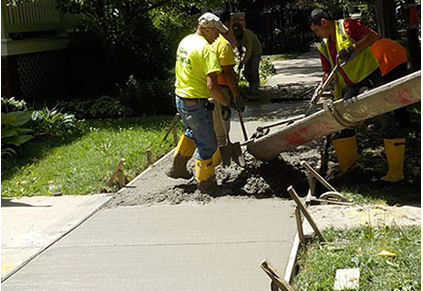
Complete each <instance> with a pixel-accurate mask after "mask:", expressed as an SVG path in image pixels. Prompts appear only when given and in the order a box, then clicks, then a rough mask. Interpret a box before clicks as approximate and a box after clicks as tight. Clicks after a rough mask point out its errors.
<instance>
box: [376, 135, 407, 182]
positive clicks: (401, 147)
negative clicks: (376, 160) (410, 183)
mask: <svg viewBox="0 0 423 291" xmlns="http://www.w3.org/2000/svg"><path fill="white" fill-rule="evenodd" d="M383 142H384V143H385V155H386V160H387V161H388V167H389V168H388V173H386V175H385V176H383V177H382V178H380V180H382V181H386V182H399V181H401V180H402V179H404V173H403V168H404V155H405V138H396V139H384V140H383Z"/></svg>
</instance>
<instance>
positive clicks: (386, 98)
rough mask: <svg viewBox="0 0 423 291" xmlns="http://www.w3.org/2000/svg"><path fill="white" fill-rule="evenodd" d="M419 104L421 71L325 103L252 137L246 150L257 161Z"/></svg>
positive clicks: (272, 157)
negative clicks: (320, 107)
mask: <svg viewBox="0 0 423 291" xmlns="http://www.w3.org/2000/svg"><path fill="white" fill-rule="evenodd" d="M419 101H421V71H417V72H414V73H412V74H410V75H407V76H405V77H403V78H400V79H398V80H395V81H393V82H391V83H388V84H385V85H383V86H380V87H377V88H374V89H372V90H369V91H367V92H365V93H362V94H360V95H358V96H356V97H354V98H351V99H349V100H338V101H336V102H332V101H330V100H329V101H326V102H324V103H323V109H322V110H320V111H318V112H316V113H314V114H312V115H310V116H307V117H304V118H302V119H299V120H296V121H294V122H293V123H291V124H289V125H287V126H284V127H282V128H279V129H277V130H275V131H274V132H270V133H269V134H267V135H265V136H261V137H258V138H254V139H252V140H250V141H249V142H248V143H247V150H248V152H249V153H251V154H252V155H254V156H255V157H256V158H258V159H260V160H271V159H274V158H276V157H277V156H278V155H279V154H280V153H281V152H283V151H286V150H289V149H291V148H295V147H297V146H299V145H303V144H306V143H308V142H311V141H313V140H317V139H320V138H322V137H325V136H327V135H330V134H332V133H335V132H338V131H340V130H342V129H345V128H352V127H354V126H356V125H358V124H359V123H360V122H362V121H364V120H366V119H369V118H373V117H376V116H378V115H381V114H384V113H386V112H390V111H392V110H395V109H398V108H401V107H404V106H407V105H410V104H413V103H417V102H419Z"/></svg>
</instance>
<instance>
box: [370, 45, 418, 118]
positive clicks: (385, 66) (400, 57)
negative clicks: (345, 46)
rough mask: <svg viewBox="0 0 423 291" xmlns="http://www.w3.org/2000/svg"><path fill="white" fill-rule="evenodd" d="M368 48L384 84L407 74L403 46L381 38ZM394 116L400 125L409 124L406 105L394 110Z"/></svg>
mask: <svg viewBox="0 0 423 291" xmlns="http://www.w3.org/2000/svg"><path fill="white" fill-rule="evenodd" d="M370 49H371V50H372V53H373V55H374V56H375V58H376V60H377V61H378V62H379V65H380V72H381V73H382V78H383V81H384V82H385V84H386V83H390V82H392V81H394V80H396V79H399V78H401V77H404V76H405V75H407V72H408V70H409V66H410V64H409V62H408V58H407V50H406V49H405V47H403V46H402V45H400V44H399V43H397V42H396V41H393V40H391V39H388V38H382V39H379V40H377V41H376V42H375V43H373V44H372V46H371V47H370ZM394 116H395V119H396V121H398V123H399V124H400V125H401V126H407V125H408V124H409V112H408V111H407V108H406V107H403V108H400V109H397V110H395V111H394Z"/></svg>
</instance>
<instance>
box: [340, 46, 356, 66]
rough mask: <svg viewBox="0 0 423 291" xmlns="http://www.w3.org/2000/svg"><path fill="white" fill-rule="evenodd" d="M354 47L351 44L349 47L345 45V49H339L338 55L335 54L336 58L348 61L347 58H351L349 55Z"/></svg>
mask: <svg viewBox="0 0 423 291" xmlns="http://www.w3.org/2000/svg"><path fill="white" fill-rule="evenodd" d="M354 51H355V49H354V47H353V46H352V45H351V46H349V47H347V48H346V49H343V50H341V51H340V52H339V53H338V55H337V57H336V58H337V59H340V60H341V61H342V62H348V61H349V59H350V58H351V56H352V55H353V53H354Z"/></svg>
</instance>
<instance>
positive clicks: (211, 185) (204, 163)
mask: <svg viewBox="0 0 423 291" xmlns="http://www.w3.org/2000/svg"><path fill="white" fill-rule="evenodd" d="M195 179H196V180H197V186H198V190H200V191H201V192H202V193H208V194H211V193H213V192H215V191H216V190H217V189H218V186H217V183H216V177H215V173H214V164H213V158H211V159H208V160H200V159H195Z"/></svg>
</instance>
